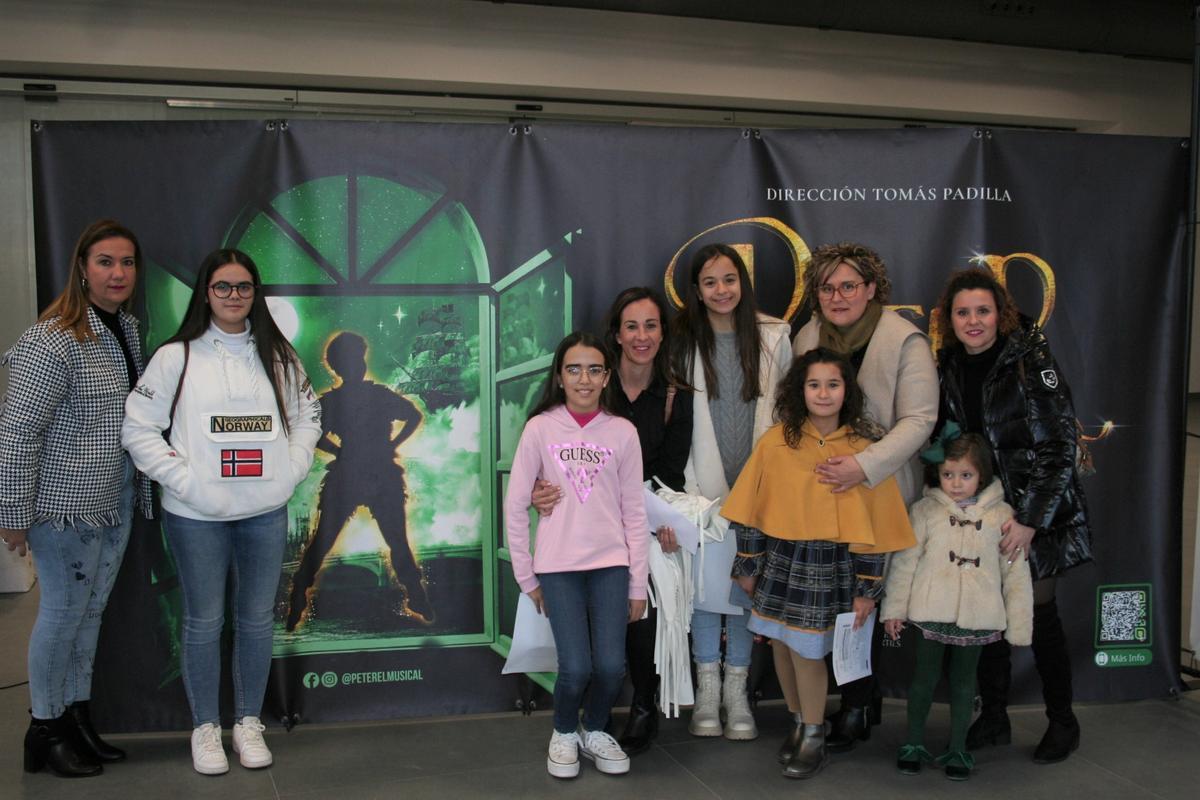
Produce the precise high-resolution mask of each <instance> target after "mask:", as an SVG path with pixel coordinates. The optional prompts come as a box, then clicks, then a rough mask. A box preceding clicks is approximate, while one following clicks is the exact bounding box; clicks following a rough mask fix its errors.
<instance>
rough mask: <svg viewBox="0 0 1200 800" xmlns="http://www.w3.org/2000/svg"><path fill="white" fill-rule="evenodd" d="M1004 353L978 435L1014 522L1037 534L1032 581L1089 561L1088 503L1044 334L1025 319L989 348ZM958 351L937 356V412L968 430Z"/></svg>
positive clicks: (1061, 383) (1067, 393)
mask: <svg viewBox="0 0 1200 800" xmlns="http://www.w3.org/2000/svg"><path fill="white" fill-rule="evenodd" d="M993 346H995V347H1003V349H1002V350H1001V351H1000V356H999V357H998V358H997V360H996V364H995V366H993V367H992V370H991V372H989V373H988V376H987V378H986V380H985V381H984V385H983V387H982V392H983V403H982V407H983V427H984V430H982V431H976V432H977V433H982V434H983V435H984V437H985V438H986V439H987V440H988V441H989V442H990V443H991V445H992V449H993V451H994V452H995V454H996V474H997V476H998V477H999V478H1000V481H1001V482H1002V483H1003V484H1004V496H1005V499H1006V500H1007V501H1008V503H1009V504H1010V505H1011V506H1012V507H1013V508H1014V509H1015V510H1016V516H1017V521H1018V522H1020V523H1022V524H1024V525H1028V526H1029V527H1031V528H1036V529H1037V533H1036V534H1035V535H1034V537H1033V544H1032V545H1031V546H1030V551H1031V552H1030V553H1029V566H1030V569H1031V570H1032V572H1033V578H1034V580H1037V579H1039V578H1047V577H1050V576H1052V575H1057V574H1058V573H1060V572H1063V571H1064V570H1067V569H1070V568H1071V567H1074V566H1076V565H1078V564H1082V563H1084V562H1087V561H1091V560H1092V536H1091V530H1090V528H1089V525H1088V511H1087V502H1086V500H1085V499H1084V496H1083V488H1082V486H1080V483H1079V476H1078V475H1077V474H1076V472H1075V446H1076V445H1075V442H1076V428H1075V408H1074V405H1073V404H1072V402H1071V390H1070V389H1069V388H1068V387H1067V384H1066V381H1065V380H1064V379H1063V376H1062V372H1061V371H1060V370H1059V368H1058V364H1057V363H1055V361H1054V356H1052V355H1050V347H1049V345H1048V344H1047V342H1046V337H1045V335H1044V334H1043V333H1042V331H1041V329H1040V328H1038V327H1037V326H1036V325H1033V324H1032V323H1031V322H1029V321H1027V320H1022V327H1021V328H1020V329H1018V330H1016V331H1014V332H1013V333H1012V334H1010V335H1009V336H1007V337H1001V339H1000V340H999V341H998V342H997V343H996V345H993ZM965 355H966V351H965V350H964V349H963V346H962V345H961V344H960V343H958V342H954V344H952V345H950V346H949V347H946V348H944V349H942V350H941V351H940V352H939V353H938V377H939V382H940V384H941V405H940V408H939V413H938V418H939V419H938V430H940V429H941V426H942V424H943V423H944V422H945V421H946V420H954V421H955V422H957V423H958V424H959V425H960V426H962V427H963V428H964V430H965V429H966V414H965V412H964V405H963V395H964V392H969V391H980V388H979V387H964V386H963V385H962V364H963V359H964V357H965Z"/></svg>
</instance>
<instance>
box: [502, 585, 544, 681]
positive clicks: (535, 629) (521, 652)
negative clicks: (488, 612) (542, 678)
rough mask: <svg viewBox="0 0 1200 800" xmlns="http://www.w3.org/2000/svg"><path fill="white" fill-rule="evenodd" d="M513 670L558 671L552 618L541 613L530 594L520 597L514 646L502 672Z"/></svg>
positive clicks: (514, 631) (514, 626)
mask: <svg viewBox="0 0 1200 800" xmlns="http://www.w3.org/2000/svg"><path fill="white" fill-rule="evenodd" d="M513 672H558V650H557V649H556V648H555V647H554V633H553V632H552V631H551V630H550V618H549V617H545V616H542V615H541V614H539V613H538V610H537V606H535V605H534V604H533V601H532V600H530V599H529V595H527V594H525V593H524V592H521V596H520V597H519V598H517V621H516V623H515V624H514V625H513V637H512V648H511V649H509V651H508V660H507V661H505V662H504V668H503V669H502V670H500V674H501V675H508V674H510V673H513Z"/></svg>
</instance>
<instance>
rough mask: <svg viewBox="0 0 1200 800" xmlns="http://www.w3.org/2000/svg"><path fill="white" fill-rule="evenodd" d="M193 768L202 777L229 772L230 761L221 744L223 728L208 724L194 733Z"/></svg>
mask: <svg viewBox="0 0 1200 800" xmlns="http://www.w3.org/2000/svg"><path fill="white" fill-rule="evenodd" d="M192 767H193V768H194V769H195V770H196V772H199V773H200V774H201V775H223V774H224V773H226V772H229V759H227V758H225V747H224V746H223V745H222V744H221V726H220V725H217V724H216V723H215V722H206V723H204V724H203V725H201V726H200V727H198V728H196V729H195V730H193V731H192Z"/></svg>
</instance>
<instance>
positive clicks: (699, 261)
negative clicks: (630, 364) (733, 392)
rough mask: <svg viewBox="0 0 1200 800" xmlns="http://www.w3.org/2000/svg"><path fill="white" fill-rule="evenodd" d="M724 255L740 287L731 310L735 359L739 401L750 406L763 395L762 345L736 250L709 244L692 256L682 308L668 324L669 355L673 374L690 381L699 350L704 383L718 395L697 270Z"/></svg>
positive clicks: (712, 394) (712, 341)
mask: <svg viewBox="0 0 1200 800" xmlns="http://www.w3.org/2000/svg"><path fill="white" fill-rule="evenodd" d="M721 256H725V257H726V258H728V259H729V260H730V261H732V262H733V266H734V268H736V269H737V273H738V280H739V281H740V282H741V284H742V295H741V299H740V300H739V301H738V304H737V307H736V308H735V309H734V310H733V331H734V336H735V337H736V341H737V350H738V358H739V359H740V360H741V362H742V400H743V401H744V402H747V403H749V402H750V401H752V400H754V399H756V398H758V397H759V396H760V395H761V394H762V388H761V387H760V386H759V385H758V380H759V370H758V366H759V364H758V362H759V354H760V353H761V351H762V342H761V340H760V338H759V334H758V304H757V303H756V302H755V301H754V287H753V286H751V285H750V273H749V272H748V271H747V270H746V264H745V262H743V261H742V257H741V256H740V255H738V251H737V250H734V249H733V248H732V247H730V246H729V245H727V244H710V245H705V246H704V247H701V248H700V249H699V250H697V251H696V255H694V256H693V257H692V274H691V285H690V286H689V287H688V291H686V292H684V301H683V308H681V309H680V310H679V313H678V314H676V315H675V319H674V320H672V321H671V326H672V327H673V328H674V336H675V345H674V350H673V352H672V354H671V357H672V363H673V364H674V366H675V371H676V373H678V374H679V375H683V376H686V377H687V379H688V381H689V382H690V381H691V378H692V371H693V369H695V361H696V350H699V351H700V365H701V367H702V368H703V369H704V384H705V387H706V391H707V392H708V395H709V397H719V396H720V393H721V392H720V386H719V381H718V379H717V371H716V370H715V369H714V368H713V364H712V354H713V349H714V347H715V344H716V340H715V337H714V336H713V330H712V325H711V324H710V323H709V321H708V309H707V308H706V307H705V305H704V302H703V301H702V300H701V299H700V271H701V270H702V269H704V266H705V265H706V264H708V263H709V262H710V261H712V260H713V259H715V258H720V257H721Z"/></svg>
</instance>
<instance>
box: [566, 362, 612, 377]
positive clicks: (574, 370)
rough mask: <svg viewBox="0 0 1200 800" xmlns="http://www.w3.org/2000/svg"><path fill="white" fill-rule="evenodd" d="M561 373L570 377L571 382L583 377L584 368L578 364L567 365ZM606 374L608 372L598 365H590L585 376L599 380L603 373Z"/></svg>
mask: <svg viewBox="0 0 1200 800" xmlns="http://www.w3.org/2000/svg"><path fill="white" fill-rule="evenodd" d="M563 371H564V372H566V373H567V374H568V375H569V376H571V378H572V379H573V380H579V379H580V378H582V377H583V373H584V368H583V367H581V366H579V365H578V364H567V365H566V366H565V367H563ZM606 372H608V370H606V369H605V368H604V367H602V366H600V365H599V364H590V365H589V366H588V368H587V376H588V377H589V378H591V379H592V380H600V379H601V378H603V377H604V373H606Z"/></svg>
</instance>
